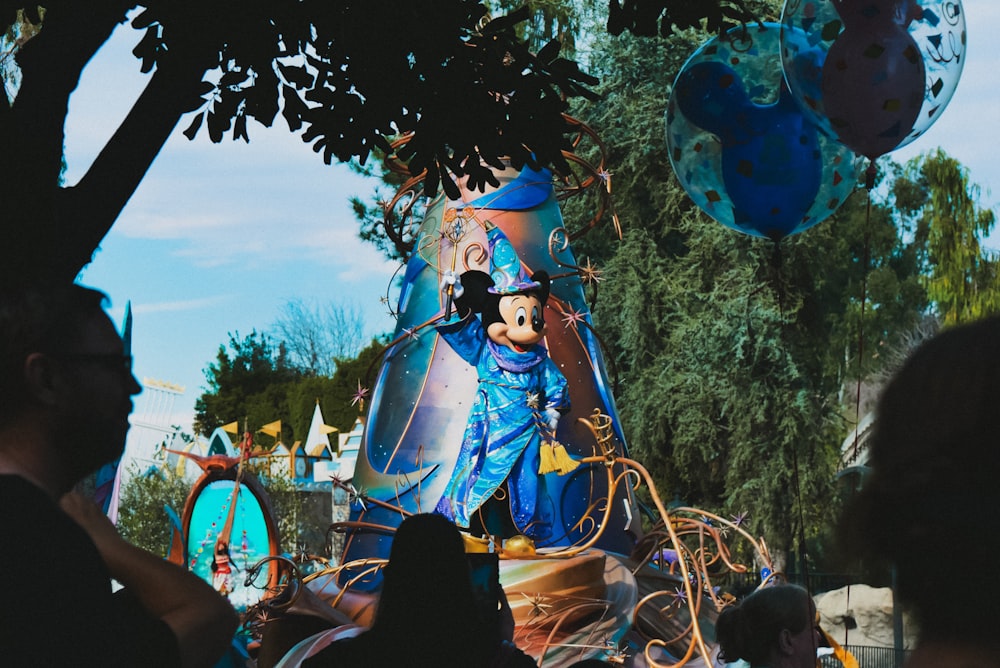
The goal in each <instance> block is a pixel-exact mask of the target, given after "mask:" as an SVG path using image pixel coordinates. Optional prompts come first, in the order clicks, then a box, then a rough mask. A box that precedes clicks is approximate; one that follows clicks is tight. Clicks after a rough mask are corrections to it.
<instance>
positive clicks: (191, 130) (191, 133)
mask: <svg viewBox="0 0 1000 668" xmlns="http://www.w3.org/2000/svg"><path fill="white" fill-rule="evenodd" d="M204 120H205V114H195V117H194V118H192V119H191V124H190V125H188V126H187V129H186V130H185V131H184V136H185V137H187V138H188V139H194V138H195V135H197V134H198V129H199V128H201V123H202V121H204Z"/></svg>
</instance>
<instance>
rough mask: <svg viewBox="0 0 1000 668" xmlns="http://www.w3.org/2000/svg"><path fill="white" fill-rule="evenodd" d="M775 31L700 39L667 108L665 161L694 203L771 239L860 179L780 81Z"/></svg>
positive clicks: (809, 218)
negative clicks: (698, 45) (669, 162)
mask: <svg viewBox="0 0 1000 668" xmlns="http://www.w3.org/2000/svg"><path fill="white" fill-rule="evenodd" d="M778 37H779V29H778V26H776V25H770V24H763V25H762V26H760V27H748V28H737V29H733V30H730V31H729V32H727V33H726V34H725V35H723V36H722V37H721V38H714V39H712V40H710V41H709V42H707V43H705V44H704V45H702V47H701V48H699V49H698V50H697V51H696V52H695V53H694V54H693V55H692V56H691V58H689V59H688V61H687V62H686V63H685V65H684V67H683V68H682V69H681V71H680V73H679V74H678V76H677V79H676V81H675V83H674V88H673V91H672V92H671V96H670V102H669V106H668V109H667V145H668V148H669V151H670V160H671V163H672V165H673V167H674V172H675V173H676V174H677V177H678V180H679V181H680V182H681V185H682V186H683V187H684V189H685V190H686V191H687V192H688V194H689V195H690V196H691V198H692V199H693V200H694V201H695V203H696V204H698V206H699V207H701V208H702V209H703V210H704V211H705V212H706V213H708V214H709V215H710V216H712V217H713V218H715V219H716V220H718V221H719V222H721V223H722V224H724V225H726V226H727V227H731V228H733V229H735V230H738V231H740V232H744V233H747V234H751V235H753V236H759V237H765V238H769V239H772V240H775V241H777V240H780V239H781V238H783V237H785V236H788V235H790V234H795V233H797V232H801V231H802V230H805V229H807V228H809V227H811V226H812V225H815V224H816V223H818V222H820V221H821V220H823V219H824V218H826V217H827V216H828V215H830V214H831V213H833V211H834V210H835V209H836V208H837V207H838V206H840V204H841V203H842V202H843V201H844V199H846V198H847V196H848V195H849V194H850V193H851V191H852V189H853V187H854V185H855V183H856V176H855V166H854V162H855V160H854V158H855V156H854V154H853V153H851V151H850V150H848V149H846V148H845V147H843V146H842V145H839V144H837V142H835V141H833V140H832V139H829V138H827V137H824V136H823V135H822V134H820V133H819V132H817V130H816V128H815V127H814V126H813V125H812V124H811V123H810V122H809V121H808V119H807V118H806V117H805V116H804V115H803V114H802V111H801V109H799V107H798V105H797V104H796V102H795V99H794V97H793V96H792V95H791V91H789V89H788V88H787V86H786V85H785V83H784V80H783V79H782V75H781V69H780V55H779V53H778Z"/></svg>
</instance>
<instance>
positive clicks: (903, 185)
mask: <svg viewBox="0 0 1000 668" xmlns="http://www.w3.org/2000/svg"><path fill="white" fill-rule="evenodd" d="M893 195H894V198H895V204H896V206H897V208H898V210H899V212H900V215H901V216H903V219H904V223H905V224H906V225H907V226H908V227H909V229H911V230H912V231H913V234H914V238H915V243H917V244H921V246H922V248H921V251H922V252H921V258H922V259H923V261H924V263H925V266H924V271H925V273H926V278H925V285H926V287H927V293H928V295H929V297H930V299H931V300H932V301H933V302H934V304H935V310H936V312H937V314H938V315H939V317H940V318H941V320H942V322H943V324H945V325H954V324H958V323H962V322H969V321H971V320H975V319H977V318H981V317H983V316H985V315H989V314H991V313H996V312H998V311H1000V282H998V280H997V279H998V263H997V258H995V257H991V256H989V255H988V254H986V253H985V252H984V250H983V248H982V247H981V245H980V239H982V238H983V237H985V236H986V235H988V234H989V233H990V231H992V229H993V226H994V224H995V223H996V217H995V215H994V213H993V211H992V210H990V209H980V208H979V196H980V190H979V186H978V185H976V184H974V183H971V182H970V181H969V173H968V170H967V169H965V168H964V167H962V165H961V164H959V162H958V161H957V160H955V159H954V158H952V157H950V156H948V154H947V153H945V152H944V151H942V150H941V149H940V148H939V149H936V150H934V151H931V152H930V153H926V154H923V155H920V156H917V157H915V158H913V159H911V160H910V161H909V162H908V163H907V164H906V167H905V169H903V170H901V174H899V177H898V178H897V179H896V180H895V182H894V184H893Z"/></svg>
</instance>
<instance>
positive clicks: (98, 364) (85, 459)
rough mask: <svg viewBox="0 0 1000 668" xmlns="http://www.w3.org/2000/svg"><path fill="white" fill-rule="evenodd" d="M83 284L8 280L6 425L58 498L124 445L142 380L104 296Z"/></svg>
mask: <svg viewBox="0 0 1000 668" xmlns="http://www.w3.org/2000/svg"><path fill="white" fill-rule="evenodd" d="M104 301H105V296H104V294H102V293H100V292H98V291H96V290H91V289H90V288H85V287H82V286H80V285H75V284H65V285H58V286H45V287H37V288H28V289H20V290H11V289H4V288H0V432H2V433H3V434H5V435H6V436H5V437H4V438H3V439H2V441H3V443H4V445H3V447H4V448H5V449H6V451H7V452H6V455H7V456H8V457H14V453H13V450H17V451H18V454H17V457H16V458H17V460H18V461H19V462H20V467H19V468H20V472H21V474H22V475H24V476H26V477H28V478H29V479H31V480H32V481H34V482H35V483H36V484H37V485H38V486H40V487H42V488H43V489H45V490H46V491H48V492H49V493H50V494H52V495H53V496H54V497H58V496H60V495H61V494H62V493H64V492H65V491H67V490H68V489H69V488H70V487H72V486H73V485H74V484H75V483H76V482H78V481H79V480H80V479H81V478H83V477H84V476H86V475H87V474H89V473H91V472H92V471H95V470H97V468H98V467H100V466H101V465H102V464H105V463H107V462H110V461H113V460H114V459H116V458H117V457H119V456H120V455H121V453H122V449H123V448H124V445H125V435H126V433H127V432H128V427H129V423H128V415H129V413H130V412H131V411H132V401H131V397H132V395H134V394H138V393H139V392H140V391H141V390H142V388H141V386H140V385H139V383H138V381H136V379H135V377H134V376H133V375H132V358H131V357H130V356H128V355H126V354H125V353H124V346H123V343H122V339H121V336H120V335H119V334H118V331H117V330H116V329H115V326H114V324H113V323H112V322H111V320H110V318H108V315H107V314H106V313H105V312H104V310H103V308H102V304H103V303H104Z"/></svg>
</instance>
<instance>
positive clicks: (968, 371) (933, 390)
mask: <svg viewBox="0 0 1000 668" xmlns="http://www.w3.org/2000/svg"><path fill="white" fill-rule="evenodd" d="M875 419H876V422H875V427H874V432H873V434H872V437H871V440H870V441H869V447H870V458H869V466H870V467H871V474H870V476H869V477H868V478H867V479H866V481H865V483H864V487H863V489H862V491H861V493H860V494H859V496H858V497H857V499H856V500H855V503H854V504H853V506H852V507H850V508H849V509H848V511H847V512H846V513H845V514H844V519H843V529H844V530H845V532H846V533H847V536H846V537H847V539H848V540H847V542H848V545H849V547H850V548H851V552H852V554H855V555H858V556H861V555H866V556H868V557H873V558H875V559H879V560H882V561H883V562H887V563H888V564H891V565H893V566H895V568H896V575H897V585H898V589H897V591H898V593H899V596H900V599H901V600H902V601H903V602H904V603H906V604H907V605H908V607H910V608H911V611H912V613H913V614H914V615H915V617H916V620H917V622H918V625H919V628H920V642H921V643H923V642H924V641H925V640H937V639H944V640H959V641H968V642H969V643H972V644H979V645H983V644H991V645H992V646H994V648H996V647H997V645H998V644H1000V641H998V640H997V633H996V623H995V615H992V614H984V613H985V608H984V607H983V606H984V605H990V603H988V602H994V603H993V604H995V601H996V600H997V598H998V594H1000V585H998V584H997V583H998V580H997V577H996V575H995V565H996V558H997V554H998V548H1000V538H998V534H997V531H996V528H995V525H996V517H997V511H998V509H1000V318H996V317H994V318H989V319H986V320H982V321H979V322H976V323H973V324H970V325H965V326H960V327H954V328H952V329H947V330H945V331H943V332H942V333H940V334H939V335H937V336H935V337H934V338H932V339H931V340H929V341H928V342H926V343H924V344H923V345H922V346H920V347H919V348H918V349H917V350H916V351H915V352H914V353H913V354H912V355H911V356H910V357H909V358H908V360H907V361H906V362H905V363H904V365H903V367H902V368H901V369H900V370H899V371H898V372H897V373H896V374H895V375H894V377H893V378H892V380H891V381H890V382H889V384H888V385H887V386H886V387H885V389H884V390H883V392H882V395H881V396H880V398H879V402H878V404H877V408H876V414H875Z"/></svg>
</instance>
